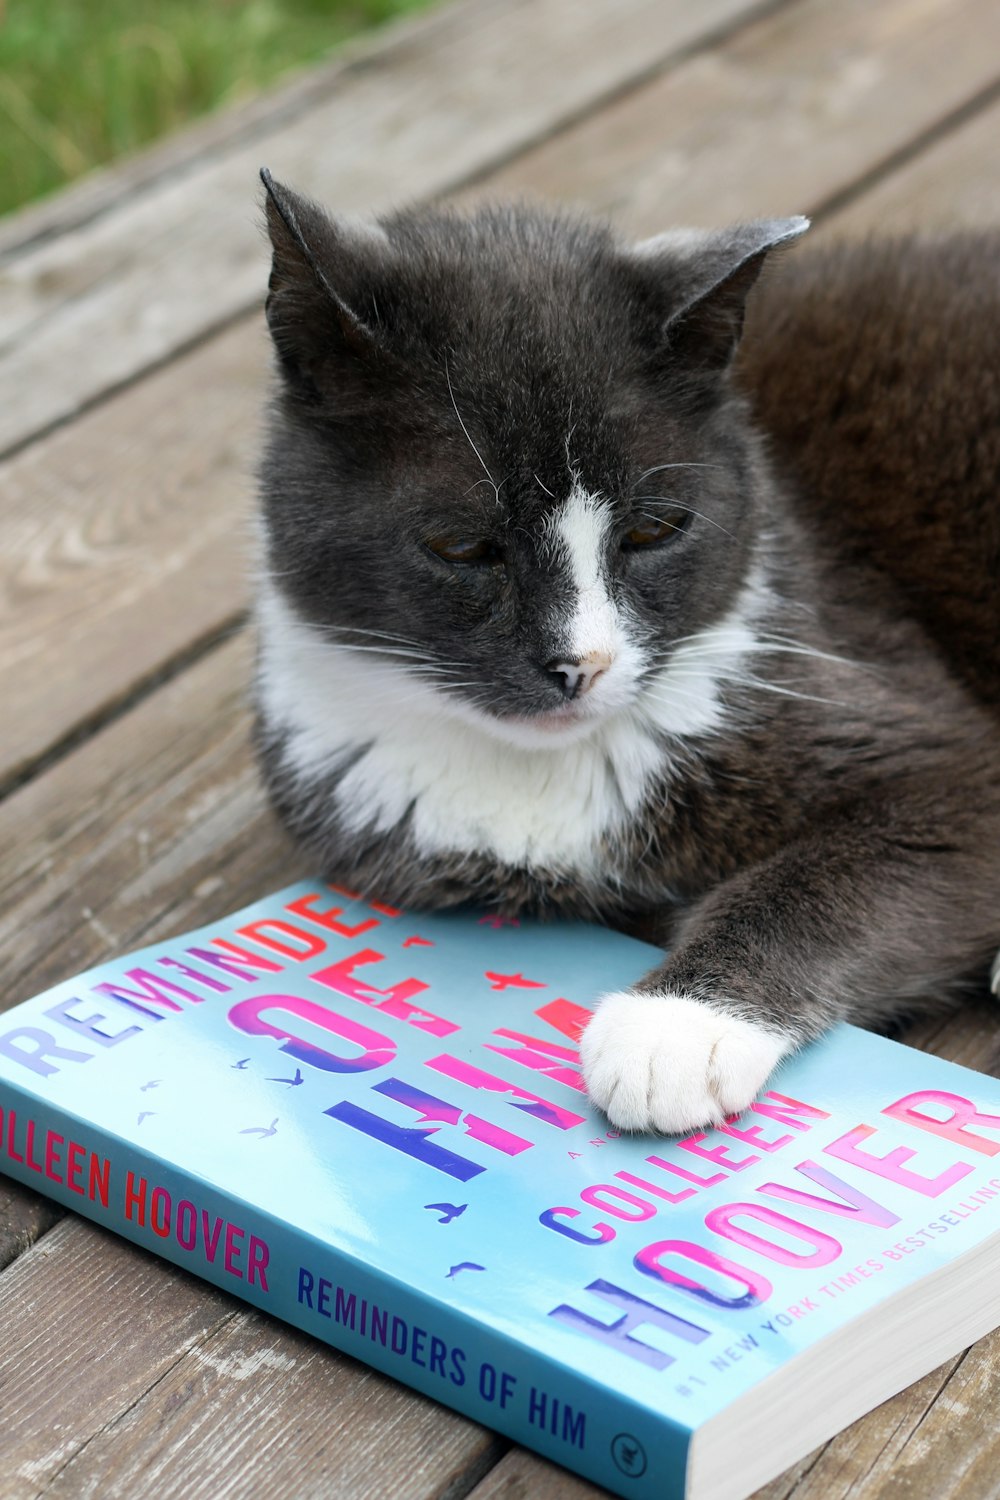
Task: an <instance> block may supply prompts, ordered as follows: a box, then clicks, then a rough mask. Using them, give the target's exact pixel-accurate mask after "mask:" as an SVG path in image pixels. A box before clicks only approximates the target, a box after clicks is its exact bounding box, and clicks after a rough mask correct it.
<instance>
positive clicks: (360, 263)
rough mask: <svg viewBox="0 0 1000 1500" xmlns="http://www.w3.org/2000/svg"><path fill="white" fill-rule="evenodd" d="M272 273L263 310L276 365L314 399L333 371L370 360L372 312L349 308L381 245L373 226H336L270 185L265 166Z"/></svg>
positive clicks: (375, 333) (375, 347) (374, 331)
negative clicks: (345, 365)
mask: <svg viewBox="0 0 1000 1500" xmlns="http://www.w3.org/2000/svg"><path fill="white" fill-rule="evenodd" d="M260 179H261V182H262V183H263V184H264V187H265V190H266V192H267V197H266V200H265V213H266V218H267V232H268V235H269V237H270V241H271V249H272V260H271V275H270V279H269V281H268V293H267V301H266V303H265V313H266V317H267V323H268V327H269V329H270V331H271V337H272V339H273V340H274V346H275V349H276V350H277V353H278V357H279V359H280V361H281V365H282V369H283V370H284V372H285V375H286V377H287V378H288V380H289V382H290V383H291V384H292V385H293V386H294V387H295V388H296V389H297V390H298V392H299V394H301V395H303V396H306V397H307V398H309V399H312V400H318V399H319V398H320V397H321V395H322V394H323V390H324V387H325V386H326V385H327V384H328V383H329V379H328V377H329V376H330V374H331V373H332V371H333V370H334V369H335V368H336V367H339V366H343V365H344V363H345V362H346V363H347V364H349V365H357V364H359V363H360V364H366V363H370V362H371V361H373V360H375V359H377V357H378V355H379V352H380V348H381V342H382V341H381V337H380V333H379V329H378V326H377V321H376V319H375V317H371V318H370V319H366V318H365V316H364V314H363V312H362V311H361V309H360V307H358V306H355V305H354V304H355V300H356V298H355V295H354V294H355V293H356V291H357V285H358V282H359V279H360V278H361V277H362V276H363V274H364V269H365V267H366V266H367V264H368V263H369V262H370V261H371V260H372V258H373V257H374V256H375V255H376V254H377V253H378V251H379V250H380V249H382V248H383V246H382V244H381V242H380V231H379V230H378V229H377V228H375V229H371V230H368V229H365V228H364V227H363V226H356V225H353V224H352V225H349V224H346V223H340V222H337V221H336V220H334V219H332V218H330V216H329V215H328V214H326V213H324V211H323V210H322V209H321V208H320V207H319V206H318V205H317V204H315V203H312V202H311V201H310V200H309V199H308V198H303V197H300V195H299V194H298V193H294V192H292V190H291V189H290V188H287V187H285V186H283V184H281V183H279V182H275V180H274V178H273V177H272V176H271V174H270V172H269V171H268V170H267V168H266V167H262V168H261V173H260Z"/></svg>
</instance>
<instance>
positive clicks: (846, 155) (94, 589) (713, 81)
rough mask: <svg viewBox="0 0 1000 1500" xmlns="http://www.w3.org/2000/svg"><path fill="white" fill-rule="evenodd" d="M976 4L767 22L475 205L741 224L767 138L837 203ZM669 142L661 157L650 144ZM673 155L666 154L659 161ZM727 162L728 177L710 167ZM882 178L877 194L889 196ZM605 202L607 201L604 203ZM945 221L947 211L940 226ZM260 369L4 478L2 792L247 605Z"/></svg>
mask: <svg viewBox="0 0 1000 1500" xmlns="http://www.w3.org/2000/svg"><path fill="white" fill-rule="evenodd" d="M980 4H981V0H962V4H961V5H956V4H955V3H954V0H949V3H948V4H945V3H944V0H933V3H928V4H921V5H917V6H915V5H914V0H883V3H882V4H881V5H880V6H879V7H872V6H870V5H868V4H867V3H865V4H860V3H858V0H849V3H846V0H845V3H842V4H841V5H840V6H839V7H838V6H834V5H832V4H830V0H825V3H824V4H819V3H810V4H809V5H804V4H803V5H799V6H797V7H795V8H794V9H792V10H789V11H787V12H785V11H782V12H780V13H779V14H778V15H776V16H774V17H772V18H771V19H770V20H768V21H766V22H761V23H758V24H757V25H755V26H754V27H752V28H750V30H748V32H747V33H745V34H741V35H739V36H737V37H734V38H731V39H730V40H728V41H726V42H723V43H721V44H720V45H719V47H718V48H716V49H714V50H713V51H712V52H711V53H706V54H705V55H704V56H699V57H698V58H695V59H693V60H691V61H689V62H688V63H686V64H684V65H682V66H681V67H680V68H679V69H678V70H677V71H676V73H675V74H673V75H671V78H672V80H673V81H672V82H671V80H670V79H668V80H667V83H669V84H670V87H671V88H673V87H674V85H676V88H677V90H678V92H677V96H676V98H677V103H676V104H674V103H672V102H671V101H672V100H673V98H674V96H673V94H671V93H670V91H669V89H667V84H665V83H664V82H663V81H662V80H657V81H655V82H654V83H653V84H651V85H648V86H647V87H646V88H644V89H641V90H638V91H637V92H636V93H635V94H634V95H631V96H630V97H629V99H627V100H626V101H623V102H621V103H619V104H617V105H614V106H610V107H609V108H606V109H605V110H603V111H602V112H601V114H600V116H599V117H598V119H599V121H604V120H606V119H609V118H610V119H611V120H612V121H613V122H614V123H613V128H612V126H611V125H609V126H608V128H607V129H606V130H605V129H604V128H603V126H600V128H599V126H598V124H595V123H593V122H591V121H584V122H583V123H582V124H580V125H579V126H577V127H575V128H574V129H572V130H568V131H566V132H565V133H564V134H562V135H561V136H559V137H558V138H557V139H554V140H552V141H549V142H548V143H547V144H546V145H544V146H543V147H541V148H539V149H538V150H537V151H536V152H533V153H531V154H530V155H528V156H526V157H524V158H523V159H522V160H521V161H520V162H519V163H517V164H515V165H514V166H512V167H511V168H510V169H509V170H508V171H505V172H503V173H502V174H500V175H499V176H497V177H495V178H493V179H491V188H492V187H495V188H496V189H497V190H498V191H499V190H500V188H502V189H503V190H504V191H515V190H522V189H531V190H533V191H539V192H542V191H547V190H550V189H557V190H558V188H559V186H560V184H565V191H566V192H567V193H568V194H569V195H570V196H576V197H583V198H589V199H590V201H591V202H594V203H596V204H597V205H598V206H601V205H602V203H603V206H605V207H611V206H613V207H614V208H615V209H616V211H618V212H619V214H620V216H621V217H623V218H624V219H626V220H627V221H629V222H631V223H632V224H633V226H634V227H635V228H636V230H637V232H646V231H647V230H650V231H651V230H653V229H656V228H658V227H660V225H661V224H662V223H663V222H664V219H665V217H666V218H669V219H671V220H673V221H674V222H677V221H681V222H683V221H687V222H703V223H704V222H712V221H713V220H718V219H719V218H721V217H726V216H730V217H735V218H739V217H748V216H749V217H752V216H753V215H754V214H755V213H758V212H760V211H762V208H763V207H764V206H765V205H766V204H768V203H770V202H772V200H773V195H774V193H775V191H776V189H775V183H776V180H777V179H776V171H777V168H776V162H778V163H779V164H780V165H781V169H782V171H785V170H786V167H785V156H786V155H787V152H786V153H784V154H783V151H782V142H787V141H788V140H789V139H791V138H793V137H795V135H796V133H797V132H798V133H800V134H803V135H807V136H808V140H809V150H808V152H807V151H806V150H805V146H803V151H802V153H801V156H796V157H795V160H794V162H792V163H791V164H790V165H789V166H788V168H787V170H789V171H791V170H792V168H793V167H794V169H795V170H800V171H805V168H804V167H803V163H804V162H805V161H806V158H807V157H808V158H809V159H810V160H811V159H812V157H813V156H814V155H815V158H816V159H815V163H814V165H813V166H811V167H810V168H809V171H808V181H805V179H804V178H801V179H800V181H801V191H802V194H803V197H802V198H801V199H797V200H796V203H797V204H801V205H802V206H803V207H806V208H808V209H812V208H814V207H815V206H816V205H817V204H822V202H823V201H825V200H826V199H827V198H829V197H830V196H831V195H834V194H836V193H838V192H841V191H843V186H844V184H845V182H847V181H849V180H851V175H852V174H853V175H854V177H855V178H865V177H866V175H867V174H868V173H869V172H870V171H871V169H872V167H873V165H874V164H876V163H877V162H878V161H880V160H881V159H882V158H883V157H884V156H885V155H886V154H887V153H889V152H890V151H891V150H892V149H893V148H894V147H895V145H897V144H898V142H899V140H900V138H901V131H902V130H903V128H904V125H905V126H906V128H909V129H912V130H919V129H924V128H926V127H927V126H928V124H930V123H931V122H933V121H934V120H935V119H937V118H938V117H939V115H940V114H941V113H942V112H943V111H945V110H946V109H947V108H948V107H950V105H951V104H952V103H953V102H954V99H955V97H956V96H957V94H958V93H959V92H960V89H959V86H958V82H957V80H958V77H959V76H960V75H959V73H958V72H957V71H956V72H952V71H950V70H949V69H944V70H938V69H936V68H932V67H931V66H930V58H931V54H932V53H933V51H934V48H935V46H937V47H940V45H941V41H940V36H939V33H938V31H937V30H936V29H935V28H936V27H937V26H939V24H940V21H941V16H942V15H943V14H946V15H948V16H950V18H951V23H952V25H953V26H954V27H955V29H956V38H955V41H954V50H955V51H956V53H957V54H960V55H962V56H964V55H965V53H966V52H967V51H968V50H969V47H970V45H971V43H970V42H969V39H968V38H969V34H970V32H971V31H974V30H975V27H976V25H978V23H979V21H980V20H981V19H982V17H981V15H980V11H979V10H978V9H977V7H978V6H979V5H980ZM992 15H993V16H994V22H993V25H994V28H995V29H996V30H997V32H998V33H1000V19H998V18H1000V10H997V9H996V7H993V9H992ZM963 17H964V22H965V24H964V26H960V25H959V22H960V21H962V18H963ZM931 22H933V23H934V24H933V25H932V24H931ZM820 23H822V24H820ZM974 23H975V25H974ZM910 28H916V30H915V31H912V30H911V29H910ZM985 29H986V33H987V34H989V27H988V25H987V26H986V28H985ZM838 39H839V41H838ZM998 40H1000V35H998ZM835 41H838V45H836V46H835V45H834V43H835ZM918 42H919V45H918ZM779 47H780V48H781V49H783V50H782V51H781V54H780V55H781V57H782V61H783V66H785V67H787V68H789V69H794V70H795V76H796V78H797V79H798V80H799V82H798V83H797V85H796V86H795V87H794V88H792V87H791V86H788V85H786V86H785V87H784V89H782V87H781V80H780V77H779V76H778V75H777V74H776V73H775V71H774V68H773V65H772V63H771V62H770V59H771V57H772V55H773V53H774V50H775V49H778V48H779ZM866 49H868V50H866ZM985 50H986V49H984V51H985ZM918 64H919V65H920V67H921V68H922V69H924V71H925V72H926V77H925V78H923V81H922V87H921V89H920V90H914V89H913V88H912V87H911V86H910V85H909V84H908V87H909V89H910V92H909V94H908V97H907V106H906V110H905V111H901V112H900V113H897V112H896V111H895V110H890V109H887V108H886V107H885V99H884V95H885V93H886V91H887V90H889V87H890V84H891V82H892V81H893V80H894V79H895V72H894V69H895V68H896V67H897V66H903V65H905V67H906V68H908V69H910V70H913V69H915V68H916V67H917V65H918ZM838 69H839V71H838ZM906 76H907V78H908V79H909V76H910V75H909V74H907V75H906ZM858 78H860V79H861V80H862V82H863V83H864V82H865V80H868V82H867V83H865V89H864V90H862V89H861V85H860V84H858V83H857V82H856V81H855V82H854V83H853V84H852V80H857V79H858ZM755 80H756V82H754V81H755ZM872 80H874V82H873V81H872ZM751 83H753V84H754V86H753V87H751V86H750V85H751ZM765 84H766V85H767V87H766V88H765ZM741 89H745V97H744V96H743V95H741V92H740V91H741ZM824 89H825V90H826V93H825V94H824ZM664 90H667V91H666V92H664ZM825 98H826V99H831V98H832V99H833V100H834V101H835V102H836V104H837V110H839V111H841V112H843V111H844V110H846V109H847V108H848V105H850V106H851V107H852V108H853V107H854V106H855V105H856V106H857V109H858V112H859V114H858V118H859V119H860V120H861V121H862V123H863V128H862V126H861V125H856V126H855V127H853V128H852V130H851V132H850V133H849V134H847V135H844V136H843V138H842V143H841V145H840V146H839V148H838V149H837V150H836V151H834V150H833V149H832V148H829V147H824V148H823V149H820V148H821V146H822V142H823V140H824V139H825V136H826V134H827V133H828V132H832V134H833V138H834V139H836V140H838V141H841V135H840V134H839V132H838V130H837V128H836V127H837V125H838V121H839V118H840V116H839V114H838V113H837V112H836V111H834V109H833V105H832V104H829V102H828V103H827V105H826V106H825V109H824V108H821V104H822V101H823V99H825ZM810 100H811V101H812V103H811V104H810V103H809V101H810ZM817 101H818V102H817ZM862 106H863V107H862ZM623 111H624V114H623ZM671 111H673V112H671ZM989 115H990V123H992V122H993V119H994V112H993V111H990V112H989ZM661 116H662V118H661ZM809 132H811V135H809ZM671 139H675V140H676V142H678V143H679V144H676V145H673V146H670V147H669V148H668V147H667V146H666V144H665V143H666V142H667V141H669V140H671ZM630 141H631V148H630V147H629V142H630ZM602 143H603V144H602ZM629 149H631V152H632V154H633V156H634V158H635V160H634V161H632V162H631V163H630V160H629V155H628V152H629ZM674 151H680V152H681V155H680V156H679V157H677V158H676V160H675V157H674V155H672V154H671V153H672V152H674ZM991 153H992V140H991V138H990V136H989V133H988V131H987V130H985V129H983V128H982V127H981V126H979V123H978V122H977V121H976V120H973V121H972V122H971V123H970V124H969V125H967V126H966V127H965V128H964V129H963V130H961V131H959V132H956V134H955V136H954V138H949V139H948V140H945V141H942V142H941V143H940V145H939V146H938V147H937V148H936V150H935V153H934V165H932V167H931V168H929V169H928V170H927V172H925V173H924V175H923V177H922V178H921V180H920V182H919V183H915V184H913V190H914V191H915V192H918V193H919V202H920V211H927V210H926V205H927V203H928V201H929V200H930V199H933V197H934V193H935V191H940V193H941V195H942V198H944V199H945V200H946V201H947V200H948V194H949V193H950V192H952V191H953V188H954V184H955V183H956V182H959V181H965V182H966V183H970V184H971V183H975V182H976V181H980V182H984V183H989V182H993V184H994V185H995V184H996V181H997V172H996V167H995V153H992V154H991ZM730 157H732V159H733V160H734V161H735V162H736V163H737V164H738V167H739V170H738V171H734V170H731V169H730V168H729V167H728V165H727V163H728V161H729V159H730ZM669 162H674V163H675V167H676V169H677V172H678V174H679V175H678V176H677V180H676V181H674V182H673V184H672V187H671V192H670V194H669V195H668V196H667V197H664V196H662V193H661V187H662V183H661V181H660V179H661V178H662V173H663V171H664V170H666V167H665V166H664V163H667V164H669ZM678 162H679V163H680V165H679V166H677V163H678ZM670 170H671V171H674V167H671V168H670ZM901 175H902V176H907V174H906V173H904V174H901ZM894 180H895V179H890V180H889V181H887V182H886V183H885V184H884V185H883V188H882V189H880V191H884V192H886V193H888V192H889V190H890V187H891V183H892V181H894ZM651 183H652V184H653V185H652V186H651V185H650V184H651ZM657 184H660V185H659V186H657ZM612 190H613V192H614V195H615V201H614V204H613V205H612V204H610V203H609V202H607V201H605V200H606V198H607V194H608V193H609V192H611V191H612ZM994 190H995V189H994ZM781 191H782V192H784V191H785V190H784V188H782V189H781ZM769 195H771V196H770V197H769ZM972 196H973V195H972V193H971V191H970V192H969V193H967V195H966V197H967V198H971V197H972ZM867 201H868V200H867V197H863V198H862V199H861V200H860V201H859V203H858V204H857V205H856V206H855V207H854V208H852V209H851V210H850V217H849V220H848V227H849V228H850V229H851V230H852V231H855V232H856V231H858V230H859V229H860V228H861V227H863V226H864V225H865V224H866V223H873V224H876V225H878V224H887V225H888V224H892V223H896V222H899V223H906V222H908V221H912V218H913V214H914V210H913V209H911V208H909V207H908V198H907V188H906V187H905V186H903V187H901V188H900V189H899V190H898V192H897V194H896V197H895V198H894V199H886V200H880V201H879V202H878V203H877V204H876V208H875V209H874V210H873V211H872V212H871V214H870V216H869V217H868V218H867V219H866V213H867V210H866V208H865V204H866V202H867ZM953 201H954V200H953ZM963 201H964V200H963ZM791 202H792V200H791V198H788V199H786V201H785V202H784V204H783V207H784V208H787V207H788V206H789V204H790V203H791ZM664 205H668V208H665V207H664ZM723 207H724V209H725V212H724V213H723V211H722V210H723ZM961 208H962V204H959V203H956V205H955V209H954V211H953V212H952V213H951V220H952V222H955V221H956V220H958V219H960V217H961ZM840 217H841V218H842V219H844V218H846V217H847V216H845V215H841V216H840ZM267 358H268V356H267V352H266V342H265V339H264V335H263V332H262V330H261V328H260V326H259V323H258V321H257V320H256V319H254V320H248V321H247V322H245V323H241V324H240V325H238V326H236V327H234V328H232V329H229V330H227V331H226V332H225V333H223V334H221V335H219V336H217V337H215V338H213V339H211V340H210V341H209V342H208V343H206V344H205V345H203V346H201V347H199V348H198V349H196V350H194V351H191V352H190V353H188V354H186V355H184V356H183V357H182V358H180V359H178V360H177V361H175V362H173V363H172V364H170V365H169V366H167V367H166V368H164V369H162V370H159V371H156V372H154V373H153V374H151V375H149V376H147V377H146V378H145V379H144V380H142V381H139V382H137V383H136V384H135V385H133V386H131V387H130V388H129V389H128V390H126V391H124V392H122V393H121V394H120V395H119V396H117V397H116V398H115V399H114V400H112V401H109V402H108V403H106V404H104V405H102V406H99V407H98V408H97V409H95V410H94V411H92V412H89V413H87V414H86V415H84V416H82V417H81V418H79V419H78V420H77V421H75V422H74V423H72V424H71V425H70V426H69V427H67V428H66V429H63V430H61V431H59V432H57V433H54V434H52V435H51V436H49V437H48V438H46V439H44V440H43V441H41V442H39V443H37V444H34V445H32V446H31V447H29V448H28V449H27V450H26V451H25V452H23V453H21V454H19V455H18V456H17V457H16V458H14V459H13V460H9V461H8V462H7V463H6V464H0V490H2V491H3V492H4V493H5V495H6V496H7V506H6V511H7V520H6V523H5V530H6V533H7V535H6V544H5V556H4V563H3V570H4V572H5V573H6V575H7V582H6V586H5V588H4V589H3V591H2V592H0V700H2V701H4V702H5V703H6V704H7V705H8V714H7V721H6V726H5V734H4V736H3V742H2V746H0V782H2V781H3V780H4V779H5V778H9V777H11V776H14V775H17V774H20V773H23V772H24V771H25V770H26V769H27V768H29V767H30V766H31V764H32V763H33V762H34V761H35V760H37V759H38V758H39V757H40V756H42V755H44V754H45V753H46V751H48V750H50V749H51V747H52V746H53V745H57V744H59V743H60V742H61V741H62V740H64V739H65V738H66V737H67V736H68V735H70V734H72V733H73V732H74V731H76V730H78V729H79V727H80V726H81V725H85V724H86V723H87V722H88V720H91V719H94V718H99V717H101V716H103V715H106V714H107V713H108V712H110V711H111V710H112V709H113V707H114V705H116V704H118V703H120V702H122V701H123V700H124V699H126V698H127V697H128V695H129V694H130V693H132V692H133V691H134V690H135V689H136V687H137V686H138V685H140V684H142V683H144V682H147V681H149V680H150V679H151V678H153V677H154V676H155V675H156V673H157V672H158V671H160V670H162V668H163V665H164V663H169V662H170V661H171V660H172V659H174V658H176V657H177V656H179V655H181V654H182V653H183V652H184V651H185V650H187V649H188V648H189V647H190V646H191V644H192V643H193V642H196V641H199V640H203V639H205V638H208V637H211V636H212V635H213V634H214V633H215V632H217V631H218V630H219V629H221V628H222V627H223V626H224V625H225V624H226V622H229V621H232V620H233V619H234V618H235V617H236V616H237V615H238V613H239V612H240V610H242V609H243V608H244V607H245V604H246V584H245V579H246V575H247V568H248V558H249V554H250V550H251V549H250V541H249V530H248V527H247V524H246V523H247V517H248V512H249V508H250V494H251V491H252V477H251V474H252V462H253V450H254V443H255V439H256V433H257V429H258V424H259V418H258V411H259V407H260V401H261V394H262V389H263V383H264V376H265V370H266V367H267Z"/></svg>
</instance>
